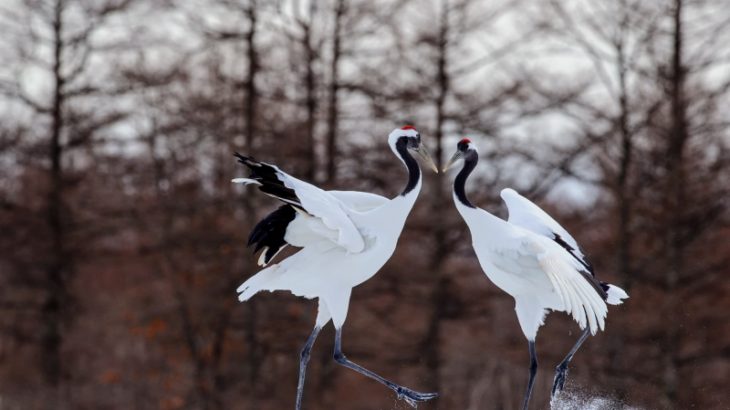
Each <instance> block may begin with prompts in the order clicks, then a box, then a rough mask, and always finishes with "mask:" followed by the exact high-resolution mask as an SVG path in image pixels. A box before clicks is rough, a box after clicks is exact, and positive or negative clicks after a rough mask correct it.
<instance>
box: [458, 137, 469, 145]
mask: <svg viewBox="0 0 730 410" xmlns="http://www.w3.org/2000/svg"><path fill="white" fill-rule="evenodd" d="M459 144H471V140H470V139H469V138H463V139H462V140H461V141H459Z"/></svg>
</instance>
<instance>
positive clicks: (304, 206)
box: [233, 126, 438, 410]
mask: <svg viewBox="0 0 730 410" xmlns="http://www.w3.org/2000/svg"><path fill="white" fill-rule="evenodd" d="M388 144H389V145H390V148H391V150H392V151H393V153H394V154H395V155H396V156H397V157H398V158H399V159H400V160H401V161H402V162H403V164H404V165H405V166H406V168H407V170H408V182H407V184H406V186H405V188H404V189H403V191H402V192H401V194H400V195H398V196H397V197H395V198H393V199H387V198H384V197H382V196H379V195H375V194H371V193H366V192H355V191H324V190H322V189H320V188H318V187H316V186H314V185H312V184H309V183H307V182H304V181H301V180H299V179H296V178H294V177H292V176H291V175H288V174H286V173H285V172H283V171H281V170H280V169H279V168H278V167H276V166H274V165H270V164H267V163H264V162H259V161H256V160H254V159H253V158H251V157H245V156H243V155H240V154H236V156H237V157H238V160H239V162H241V163H242V164H244V165H245V166H246V167H248V168H249V170H250V172H251V174H250V175H249V177H248V178H236V179H234V180H233V182H236V183H242V184H253V185H257V186H258V188H259V190H261V192H263V193H265V194H267V195H269V196H272V197H274V198H276V199H279V200H280V201H282V202H284V205H283V206H281V207H280V208H279V209H277V210H275V211H274V212H272V213H271V214H270V215H268V216H267V217H266V218H264V219H263V220H262V221H261V222H259V223H258V224H257V225H256V227H254V229H253V231H252V232H251V236H250V238H249V245H255V252H256V251H259V250H261V256H260V258H259V265H261V266H266V265H268V264H269V263H270V262H271V261H272V259H273V258H274V257H275V256H276V254H277V253H279V251H280V250H281V249H283V248H284V247H286V246H287V245H291V246H294V247H300V248H302V249H301V250H300V251H298V252H297V253H295V254H293V255H291V256H289V257H288V258H286V259H284V260H282V261H280V262H278V263H276V264H273V265H270V266H268V267H267V268H266V269H264V270H262V271H260V272H258V273H257V274H255V275H254V276H252V277H251V278H250V279H248V280H247V281H246V282H244V283H243V284H242V285H241V286H240V287H239V288H238V293H239V295H238V299H239V300H240V301H245V300H248V299H249V298H250V297H251V296H253V295H255V294H256V293H258V292H260V291H262V290H267V291H276V290H286V291H290V292H291V293H293V294H295V295H297V296H302V297H305V298H308V299H314V298H317V299H318V301H319V308H318V313H317V319H316V323H315V325H314V330H313V331H312V333H311V335H310V336H309V339H307V342H306V343H305V345H304V347H303V349H302V351H301V358H300V363H299V383H298V387H297V399H296V409H297V410H299V409H301V406H302V395H303V391H304V378H305V373H306V368H307V363H308V361H309V356H310V350H311V349H312V346H313V344H314V341H315V339H316V338H317V335H318V334H319V332H320V330H321V329H322V327H323V326H325V325H326V324H327V323H328V322H329V321H330V320H331V321H332V324H333V325H334V327H335V332H336V333H335V352H334V359H335V360H336V361H337V363H339V364H341V365H343V366H345V367H348V368H350V369H352V370H354V371H356V372H359V373H361V374H363V375H365V376H367V377H369V378H371V379H374V380H376V381H378V382H380V383H382V384H384V385H385V386H387V387H389V388H390V389H392V390H393V391H395V393H396V394H397V396H398V398H400V399H403V400H405V401H406V402H407V403H408V404H410V405H412V406H414V407H415V405H416V403H417V402H420V401H425V400H429V399H433V398H434V397H436V396H437V394H436V393H420V392H417V391H414V390H411V389H408V388H406V387H403V386H400V385H398V384H395V383H393V382H391V381H389V380H387V379H385V378H383V377H381V376H379V375H378V374H376V373H374V372H372V371H370V370H368V369H365V368H364V367H362V366H360V365H358V364H355V363H353V362H351V361H350V360H348V359H347V358H346V357H345V355H344V353H343V352H342V326H343V325H344V323H345V318H346V317H347V309H348V305H349V303H350V294H351V292H352V288H354V287H355V286H357V285H359V284H361V283H363V282H364V281H366V280H368V279H370V278H371V277H372V276H373V275H375V273H377V272H378V270H380V268H381V267H382V266H383V265H384V264H385V262H386V261H387V260H388V259H389V258H390V257H391V255H392V254H393V251H394V250H395V246H396V243H397V241H398V237H399V236H400V234H401V231H402V230H403V225H404V223H405V221H406V217H408V214H409V213H410V211H411V208H412V207H413V204H414V203H415V201H416V197H418V193H419V192H420V191H421V179H422V178H421V171H420V168H419V166H418V162H416V160H415V159H414V158H413V156H411V152H413V153H416V154H417V155H419V156H420V157H421V158H422V159H423V160H424V161H425V162H426V163H427V164H428V165H429V166H430V167H431V168H432V169H433V170H434V171H436V172H438V169H437V168H436V166H435V165H434V163H433V160H432V159H431V157H430V155H429V154H428V151H427V150H426V147H425V146H424V145H423V144H422V142H421V135H420V134H419V132H418V131H417V130H416V129H415V128H414V127H412V126H405V127H403V128H398V129H395V130H393V132H391V133H390V135H389V136H388Z"/></svg>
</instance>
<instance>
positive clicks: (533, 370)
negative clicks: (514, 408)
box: [522, 340, 537, 410]
mask: <svg viewBox="0 0 730 410" xmlns="http://www.w3.org/2000/svg"><path fill="white" fill-rule="evenodd" d="M528 343H529V344H528V347H529V349H530V378H529V379H528V380H527V391H526V392H525V399H524V400H523V402H522V410H527V409H528V407H529V406H530V396H532V386H533V385H534V384H535V375H536V374H537V352H536V351H535V341H534V340H529V341H528Z"/></svg>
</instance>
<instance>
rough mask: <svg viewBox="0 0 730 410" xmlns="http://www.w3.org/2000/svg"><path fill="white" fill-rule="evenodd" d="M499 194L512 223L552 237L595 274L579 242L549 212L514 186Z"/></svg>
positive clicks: (549, 237)
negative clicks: (521, 193) (519, 192)
mask: <svg viewBox="0 0 730 410" xmlns="http://www.w3.org/2000/svg"><path fill="white" fill-rule="evenodd" d="M499 195H500V196H501V197H502V200H503V201H504V203H505V204H506V205H507V209H508V210H509V218H508V219H507V220H508V221H509V222H510V223H511V224H514V225H517V226H519V227H521V228H524V229H527V230H528V231H531V232H533V233H536V234H538V235H541V236H544V237H546V238H548V239H551V240H552V241H554V242H555V243H557V244H558V245H560V246H561V247H563V249H565V250H566V251H567V252H568V253H569V254H570V255H572V257H573V258H575V259H576V260H577V261H579V262H580V263H581V265H583V267H584V268H585V270H587V271H588V272H589V273H590V274H591V275H594V272H593V265H592V264H591V262H590V261H589V260H588V258H587V257H586V256H585V254H584V253H583V251H582V250H581V249H580V246H578V242H576V240H575V239H574V238H573V237H572V236H571V235H570V234H569V233H568V231H566V230H565V228H563V227H562V226H560V224H559V223H558V222H557V221H555V219H553V218H552V217H551V216H550V215H548V214H547V212H545V211H543V210H542V209H540V207H539V206H537V205H535V204H534V203H533V202H532V201H530V200H529V199H527V198H525V197H524V196H522V195H520V194H518V193H517V191H515V190H514V189H512V188H505V189H503V190H502V191H501V192H500V194H499Z"/></svg>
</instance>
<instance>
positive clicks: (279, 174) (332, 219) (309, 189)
mask: <svg viewBox="0 0 730 410" xmlns="http://www.w3.org/2000/svg"><path fill="white" fill-rule="evenodd" d="M236 157H237V158H238V161H239V162H240V163H242V164H244V165H246V166H247V167H248V168H249V169H250V171H251V175H249V177H248V178H236V179H234V180H233V182H235V183H241V184H254V185H258V187H259V190H260V191H261V192H263V193H265V194H267V195H269V196H272V197H274V198H277V199H279V200H281V201H283V202H285V203H287V204H289V205H291V206H292V207H294V208H295V209H296V210H298V211H299V212H303V213H305V214H307V215H308V216H311V217H313V218H316V219H319V220H321V222H322V223H323V224H324V226H325V227H326V228H329V229H330V230H332V231H334V232H336V234H335V235H329V234H326V233H323V234H322V235H321V236H323V237H325V238H326V239H328V240H332V241H333V242H335V243H336V244H337V245H339V246H341V247H343V248H345V249H346V250H347V251H348V252H352V253H358V252H361V251H362V250H363V249H364V248H365V241H364V239H363V237H362V235H361V234H360V231H358V229H357V227H356V226H355V224H354V223H353V222H352V220H351V219H350V217H349V215H348V213H347V209H346V205H345V204H344V203H343V202H342V201H341V200H339V199H338V198H337V197H335V196H334V195H332V194H330V193H328V192H327V191H324V190H322V189H320V188H318V187H316V186H314V185H312V184H309V183H307V182H304V181H301V180H299V179H297V178H294V177H293V176H291V175H289V174H287V173H285V172H283V171H281V170H280V169H279V168H278V167H276V166H275V165H271V164H267V163H264V162H259V161H256V160H255V159H253V158H251V157H246V156H243V155H240V154H238V153H236Z"/></svg>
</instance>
